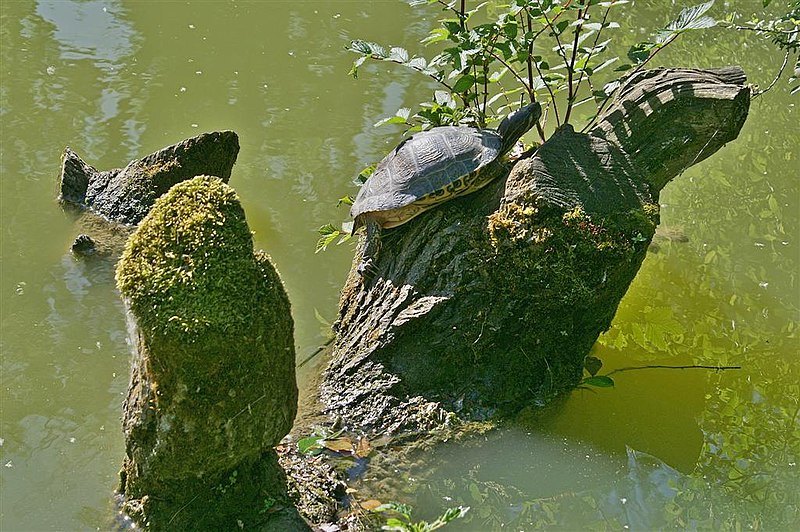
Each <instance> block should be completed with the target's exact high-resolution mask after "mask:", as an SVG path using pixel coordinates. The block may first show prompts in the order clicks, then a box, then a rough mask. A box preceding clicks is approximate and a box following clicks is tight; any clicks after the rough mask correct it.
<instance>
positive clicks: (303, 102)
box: [0, 0, 800, 530]
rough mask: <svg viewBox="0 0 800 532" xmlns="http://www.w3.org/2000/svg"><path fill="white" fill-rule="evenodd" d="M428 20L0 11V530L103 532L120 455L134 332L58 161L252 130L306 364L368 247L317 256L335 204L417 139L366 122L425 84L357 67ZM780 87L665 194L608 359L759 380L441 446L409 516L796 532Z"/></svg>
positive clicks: (793, 174)
mask: <svg viewBox="0 0 800 532" xmlns="http://www.w3.org/2000/svg"><path fill="white" fill-rule="evenodd" d="M667 4H671V3H664V2H657V1H649V2H636V4H635V7H634V9H633V11H632V15H631V18H630V19H629V20H627V21H623V22H624V23H625V24H628V25H629V27H630V28H633V29H634V32H635V37H633V36H632V37H629V41H630V42H629V41H626V44H631V43H632V41H633V40H637V39H640V38H644V37H645V35H646V33H645V32H644V30H643V29H642V28H649V27H652V26H654V25H659V24H663V23H664V22H666V21H667V20H669V18H670V16H671V15H674V14H675V12H676V11H677V8H675V7H673V6H671V5H667ZM729 4H730V7H729V9H733V8H734V7H735V8H736V9H739V10H740V11H746V10H747V9H750V8H752V7H753V4H758V3H753V2H747V1H745V0H741V1H738V2H730V3H729ZM715 9H717V11H715V12H713V13H714V14H716V15H722V11H721V10H722V9H723V8H722V7H721V6H717V8H715ZM436 16H437V12H436V11H435V10H425V9H422V10H420V9H416V10H415V9H411V8H409V7H408V6H407V5H405V4H404V3H402V2H321V1H320V2H311V1H306V2H289V1H286V2H281V1H271V2H238V3H222V2H219V3H217V2H189V3H178V2H152V3H150V2H147V3H145V2H120V1H102V0H90V1H80V2H78V1H66V0H64V1H53V2H44V1H42V2H33V1H30V2H29V1H15V0H4V1H3V2H2V4H0V39H2V41H1V42H0V44H1V46H0V75H1V76H2V78H1V81H2V83H1V84H0V120H2V131H0V202H2V211H0V268H2V270H1V275H0V305H2V324H1V325H0V352H1V354H2V362H1V369H2V386H1V388H0V400H1V401H2V404H1V405H0V407H1V408H2V412H1V415H2V422H1V424H0V444H1V445H2V446H0V462H1V463H2V465H3V467H2V469H1V470H0V475H1V476H0V490H1V493H0V497H1V501H0V502H1V504H0V528H2V529H4V530H56V529H59V530H65V529H67V530H72V529H89V528H96V527H99V528H106V527H107V524H108V521H109V515H110V510H109V499H110V494H111V491H112V490H113V489H114V487H115V484H116V475H117V471H118V468H119V465H120V463H121V460H122V456H123V452H124V450H123V440H122V435H121V430H120V415H121V404H122V399H123V394H124V393H125V389H126V386H127V381H128V369H129V360H128V357H129V346H128V344H127V340H126V337H127V333H126V330H125V321H124V316H123V313H122V308H121V304H120V302H119V299H118V295H117V293H116V291H115V288H114V283H113V268H112V265H110V264H108V263H105V262H102V261H94V262H79V261H76V260H74V259H73V258H72V256H71V255H70V254H69V253H68V252H67V250H68V247H69V244H70V242H71V241H72V239H73V238H74V237H75V236H76V235H77V234H78V233H79V232H80V228H79V227H76V226H75V225H74V223H73V219H72V218H71V217H70V216H68V215H67V214H64V213H63V212H62V211H61V210H60V209H59V207H58V205H57V204H56V203H55V201H54V198H55V194H56V186H57V185H56V180H57V173H58V167H59V157H60V154H61V151H62V150H63V148H64V146H66V145H69V146H71V147H72V148H73V149H75V150H76V151H77V152H78V153H79V154H80V155H81V156H82V157H84V158H85V159H86V160H87V162H89V163H90V164H92V165H94V166H96V167H98V168H100V169H108V168H113V167H120V166H124V165H125V164H126V163H127V161H128V160H130V159H132V158H136V157H141V156H143V155H146V154H148V153H150V152H152V151H155V150H157V149H159V148H161V147H163V146H166V145H169V144H172V143H174V142H177V141H179V140H181V139H183V138H186V137H189V136H193V135H196V134H198V133H200V132H203V131H211V130H216V129H233V130H235V131H236V132H237V133H238V134H239V137H240V142H241V152H240V155H239V159H238V162H237V164H236V166H235V167H234V171H233V176H232V178H231V184H232V185H233V186H234V187H235V188H236V190H237V191H238V193H239V194H240V196H241V198H242V202H243V204H244V207H245V210H246V213H247V218H248V221H249V223H250V226H251V228H252V229H253V230H254V231H255V242H256V245H257V246H258V247H260V248H263V249H265V250H267V251H268V252H269V253H270V254H271V255H272V257H273V259H274V261H275V263H276V264H277V266H278V269H279V270H280V272H281V274H282V276H283V279H284V281H285V284H286V287H287V290H288V292H289V296H290V298H291V301H292V304H293V313H294V317H295V320H296V342H297V346H298V358H304V357H305V356H306V355H308V354H309V353H311V352H313V351H314V349H315V348H316V347H317V345H319V344H320V343H321V342H322V341H324V339H325V336H324V334H325V333H324V326H323V325H322V324H321V322H320V320H319V319H318V318H317V315H319V316H320V317H321V318H322V319H323V321H324V320H327V321H332V320H333V318H334V316H335V312H336V301H337V297H338V290H339V288H340V286H341V284H342V282H343V280H344V277H345V275H346V273H347V270H348V268H349V267H350V261H351V259H352V247H351V246H350V245H344V246H339V247H334V248H332V249H331V250H329V251H328V252H326V253H324V254H321V255H315V254H314V244H315V241H316V237H317V235H316V233H315V231H316V228H318V227H319V226H321V225H324V224H326V223H330V222H333V223H338V222H340V221H343V220H345V219H346V211H345V210H344V209H343V208H337V207H336V199H337V198H339V197H341V196H342V195H344V194H348V193H349V194H353V193H354V192H355V191H356V187H355V185H353V184H352V179H353V177H354V176H355V175H356V174H357V173H358V172H359V171H360V170H361V168H363V166H364V165H366V164H368V163H371V162H374V161H376V160H378V159H380V158H381V157H382V156H383V154H384V153H385V152H386V151H387V150H388V149H390V148H391V147H392V146H393V145H394V144H396V143H397V141H398V140H399V138H400V137H399V133H400V132H399V131H398V130H393V129H391V128H380V129H375V128H373V126H372V124H373V123H375V122H376V121H377V120H379V119H380V118H382V117H384V116H388V115H390V114H393V113H394V111H395V110H396V109H397V108H398V107H401V106H411V105H413V104H414V103H415V102H417V101H420V100H421V99H423V98H425V97H427V96H428V95H429V93H430V91H431V89H432V87H431V86H430V85H429V84H427V83H426V82H424V81H423V80H421V79H420V78H419V77H417V76H416V75H414V74H413V73H409V72H404V71H402V70H398V69H391V68H388V67H386V66H383V65H380V66H379V65H370V66H367V67H364V68H362V72H361V76H360V78H359V79H358V80H354V79H352V78H350V77H348V76H347V71H348V69H349V64H350V62H351V61H352V59H353V58H352V57H351V56H350V55H348V53H347V52H346V51H345V50H344V47H345V45H346V44H347V43H348V42H349V40H350V39H352V38H357V37H358V38H365V39H369V40H377V41H380V42H384V43H390V44H396V45H401V46H405V47H407V48H411V49H414V50H419V51H420V52H423V50H420V49H419V48H418V47H417V45H416V44H415V43H417V42H418V41H419V39H420V38H422V37H424V35H425V34H426V32H427V31H428V29H430V27H431V26H432V24H433V23H434V21H435V18H436ZM658 58H659V60H660V61H661V64H666V65H679V66H694V67H712V66H722V65H727V64H739V65H741V66H742V67H743V68H744V69H745V70H746V71H747V73H748V75H749V78H750V79H751V81H753V82H755V83H758V84H760V85H762V86H765V85H767V84H768V83H769V82H770V81H771V79H772V75H773V74H774V72H775V71H776V69H777V67H778V65H779V64H780V60H781V57H780V55H779V54H778V53H776V52H775V50H774V49H773V48H772V47H771V46H770V45H769V44H768V43H764V42H761V41H759V40H758V39H756V38H754V36H753V35H745V34H728V33H724V32H722V31H711V32H707V33H705V34H703V35H691V36H686V38H684V39H682V40H681V41H679V42H677V43H676V44H675V45H674V47H673V48H672V49H669V50H666V51H665V52H664V53H663V54H659V56H658ZM787 92H788V91H787V90H786V87H785V84H783V83H781V82H779V84H778V86H777V87H776V88H775V89H774V90H773V91H772V92H771V93H769V94H767V95H765V96H764V97H762V98H760V99H757V100H755V101H754V102H753V104H752V107H751V112H750V117H749V118H748V121H747V123H746V124H745V127H744V129H743V131H742V133H741V135H740V137H739V139H737V140H736V141H735V142H733V143H731V144H730V145H728V146H726V147H725V148H723V149H722V150H721V151H720V152H719V153H718V154H716V155H715V156H713V157H712V158H711V159H709V160H707V161H705V162H703V163H701V164H699V165H697V166H695V167H693V168H691V169H689V170H687V171H686V172H685V173H684V174H683V175H682V176H680V177H678V178H676V179H675V180H674V182H673V183H671V184H670V185H668V186H667V188H666V189H665V190H664V192H663V194H662V196H661V203H662V213H663V215H662V224H663V225H665V226H669V227H671V228H673V229H674V230H676V231H679V232H680V233H681V234H683V235H685V237H686V239H688V241H686V242H680V241H670V240H662V241H660V242H658V244H659V249H658V251H657V252H654V253H650V254H649V255H648V258H647V260H646V261H645V263H644V265H643V267H642V270H641V272H640V273H639V275H638V277H637V278H636V280H635V281H634V284H633V286H632V287H631V290H630V292H629V293H628V294H627V296H626V297H625V299H624V300H623V302H622V304H621V306H620V309H619V312H618V314H617V317H616V319H615V321H614V324H613V327H612V329H611V330H610V331H609V332H608V333H607V334H606V335H604V336H603V337H602V338H601V340H600V342H599V343H598V345H597V346H596V355H597V356H599V357H600V358H601V359H602V360H603V361H604V363H605V368H604V370H603V371H604V372H605V371H610V370H613V369H614V368H619V367H627V366H637V365H647V364H670V365H687V364H706V365H726V364H730V365H741V366H742V370H740V371H729V372H723V373H716V372H709V371H704V370H683V371H676V370H673V371H670V370H642V371H627V372H623V373H618V374H616V375H614V378H615V381H616V387H615V388H614V389H607V390H605V389H604V390H595V391H587V390H578V391H576V392H575V393H573V394H572V395H571V396H569V397H567V398H565V399H564V400H562V401H558V402H557V403H556V404H554V405H551V406H549V407H548V408H545V409H544V410H541V411H531V412H528V413H526V415H524V416H522V418H521V419H520V423H519V424H518V426H517V427H516V428H513V429H509V430H508V431H507V432H503V433H501V434H498V435H494V436H492V437H491V438H488V439H487V441H486V442H485V443H484V444H483V445H473V446H470V447H467V448H456V447H453V448H443V449H441V451H439V455H438V456H437V459H439V463H441V464H442V467H441V470H440V471H437V472H436V477H435V478H433V479H426V481H425V482H424V483H421V482H419V481H415V480H414V479H413V478H409V479H408V482H407V485H408V486H410V487H411V488H413V489H414V490H415V491H414V492H413V493H404V494H398V498H399V499H403V500H404V501H405V502H410V503H412V504H414V505H416V506H417V508H418V514H419V515H420V516H421V517H429V518H430V517H432V516H435V515H436V514H438V513H439V512H441V511H442V510H443V509H444V508H446V507H448V506H454V505H456V504H465V505H469V506H471V507H472V510H470V514H468V515H469V516H470V517H471V518H472V520H471V521H470V522H468V523H462V524H461V526H462V528H467V529H476V528H478V529H480V528H500V527H501V525H502V526H508V527H510V526H515V527H517V528H522V529H524V528H531V527H533V526H544V525H549V526H554V527H556V528H559V527H560V528H574V527H580V528H584V527H590V526H591V527H596V528H597V527H599V528H602V527H604V526H609V527H612V528H613V527H616V526H618V524H620V523H622V524H628V525H631V526H634V528H637V527H638V528H649V527H653V526H661V524H663V523H672V524H675V523H679V521H674V520H673V521H670V520H669V519H668V517H669V516H673V517H674V516H675V515H678V516H679V517H680V516H686V518H687V519H690V518H691V519H694V521H691V523H694V524H695V526H699V527H701V528H703V527H707V528H708V527H710V528H713V527H715V526H720V525H721V524H723V525H724V524H726V523H725V522H720V521H713V520H712V521H708V520H706V521H704V520H703V519H704V517H705V518H708V513H709V512H713V511H715V509H716V508H722V512H730V515H731V516H732V517H731V519H733V521H731V522H732V523H738V524H739V525H742V526H745V525H749V524H752V523H756V524H759V525H760V526H766V527H767V528H773V529H780V528H786V529H790V528H792V526H793V525H797V524H798V519H800V517H798V513H797V512H798V510H797V508H798V507H799V506H800V499H798V493H800V480H798V479H800V474H798V470H797V468H798V466H797V459H798V454H800V419H799V418H798V410H799V409H800V406H799V405H800V403H799V402H798V401H800V399H798V398H800V389H798V382H800V364H799V363H798V362H800V361H798V353H800V342H798V338H797V324H798V308H800V291H799V289H798V279H797V277H798V271H799V270H798V266H800V252H798V237H799V236H800V190H798V187H799V186H800V185H799V183H800V179H798V177H800V175H798V174H800V171H799V170H798V168H799V166H798V160H797V146H798V144H799V143H800V135H799V134H798V130H797V122H798V113H797V109H796V106H797V104H798V102H799V100H798V99H797V97H795V98H792V97H790V96H788V94H787ZM681 240H684V239H681ZM316 363H318V362H317V361H314V362H313V363H311V364H309V365H308V366H306V367H305V368H304V370H303V371H302V372H301V374H300V377H301V379H306V378H307V377H308V375H309V373H310V372H312V371H315V370H316V369H317V367H316V365H315V364H316ZM301 385H302V381H301ZM697 479H701V482H700V484H702V485H698V483H697ZM421 484H424V485H421ZM676 487H677V488H680V490H679V491H680V493H682V494H683V496H684V498H687V497H688V495H686V494H690V495H691V494H697V495H696V497H695V498H694V499H693V500H683V499H681V496H680V495H676V493H677V492H676V491H675V489H676ZM670 490H672V491H670ZM632 494H633V495H632ZM623 500H624V502H623ZM632 501H635V502H636V505H629V502H632ZM598 508H599V509H600V510H598ZM737 512H738V513H737ZM598 516H600V517H598ZM665 516H667V517H665ZM687 522H688V521H687Z"/></svg>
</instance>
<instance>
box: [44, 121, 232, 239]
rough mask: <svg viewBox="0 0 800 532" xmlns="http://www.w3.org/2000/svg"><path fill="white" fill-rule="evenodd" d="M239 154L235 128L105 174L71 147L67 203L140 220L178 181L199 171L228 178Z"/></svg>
mask: <svg viewBox="0 0 800 532" xmlns="http://www.w3.org/2000/svg"><path fill="white" fill-rule="evenodd" d="M238 153H239V138H238V136H237V135H236V133H234V132H233V131H215V132H212V133H203V134H202V135H198V136H196V137H192V138H189V139H186V140H183V141H181V142H179V143H177V144H173V145H172V146H168V147H166V148H163V149H161V150H158V151H157V152H155V153H151V154H150V155H148V156H146V157H143V158H141V159H136V160H134V161H131V162H129V163H128V165H127V166H126V167H125V168H115V169H113V170H107V171H103V172H100V171H98V170H96V169H95V168H94V167H92V166H90V165H88V164H86V163H85V162H84V161H83V160H82V159H81V158H80V157H78V155H77V154H76V153H75V152H74V151H72V150H71V149H70V148H69V147H67V148H66V149H65V150H64V154H63V155H62V158H61V176H60V182H61V184H60V192H59V196H58V199H59V200H60V201H62V202H66V203H69V204H73V205H77V206H78V207H82V208H86V209H89V210H91V211H92V212H94V213H96V214H99V215H100V216H103V217H104V218H106V219H107V220H109V221H111V222H116V223H120V224H127V225H135V224H138V223H139V222H140V221H141V220H142V219H143V218H144V217H145V215H146V214H147V213H148V211H149V210H150V208H151V207H152V206H153V203H155V201H156V199H158V198H159V197H160V196H161V195H162V194H164V193H165V192H167V191H168V190H169V189H170V187H171V186H172V185H175V184H176V183H180V182H181V181H186V180H187V179H192V178H193V177H195V176H198V175H212V176H216V177H219V178H220V179H222V180H223V181H225V182H227V181H228V179H230V176H231V170H232V168H233V164H234V163H235V162H236V156H237V155H238Z"/></svg>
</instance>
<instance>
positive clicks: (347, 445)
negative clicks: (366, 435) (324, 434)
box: [322, 437, 353, 453]
mask: <svg viewBox="0 0 800 532" xmlns="http://www.w3.org/2000/svg"><path fill="white" fill-rule="evenodd" d="M322 445H323V447H325V448H326V449H328V450H330V451H333V452H335V453H341V452H352V451H353V441H352V440H351V439H350V438H347V437H342V438H336V439H333V440H323V441H322Z"/></svg>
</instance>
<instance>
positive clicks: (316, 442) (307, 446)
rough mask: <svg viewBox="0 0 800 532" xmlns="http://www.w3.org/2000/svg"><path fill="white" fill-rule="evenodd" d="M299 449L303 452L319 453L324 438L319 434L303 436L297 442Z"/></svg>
mask: <svg viewBox="0 0 800 532" xmlns="http://www.w3.org/2000/svg"><path fill="white" fill-rule="evenodd" d="M297 450H298V451H300V453H301V454H312V453H314V454H317V453H319V452H320V451H322V439H321V438H320V437H319V436H309V437H308V438H302V439H300V440H298V442H297ZM315 451H316V453H315Z"/></svg>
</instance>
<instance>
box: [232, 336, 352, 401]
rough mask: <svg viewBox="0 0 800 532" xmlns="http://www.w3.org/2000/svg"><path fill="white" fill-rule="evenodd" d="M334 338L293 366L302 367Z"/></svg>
mask: <svg viewBox="0 0 800 532" xmlns="http://www.w3.org/2000/svg"><path fill="white" fill-rule="evenodd" d="M335 339H336V337H335V336H334V337H333V338H331V339H329V340H328V341H327V342H325V343H324V344H322V345H321V346H319V347H318V348H317V350H316V351H314V352H313V353H311V354H310V355H308V356H307V357H306V358H304V359H303V361H302V362H300V363H299V364H298V365H297V366H295V367H297V368H302V367H303V366H305V365H306V364H308V363H309V362H310V361H311V359H312V358H314V357H315V356H317V355H318V354H320V353H322V351H323V350H324V349H325V348H326V347H328V346H329V345H331V343H333V341H334V340H335ZM237 415H238V414H237Z"/></svg>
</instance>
